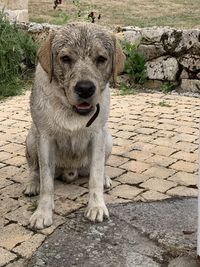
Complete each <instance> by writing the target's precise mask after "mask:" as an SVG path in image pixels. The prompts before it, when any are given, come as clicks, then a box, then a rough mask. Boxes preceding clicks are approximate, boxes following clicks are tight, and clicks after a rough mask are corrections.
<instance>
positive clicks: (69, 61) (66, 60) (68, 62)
mask: <svg viewBox="0 0 200 267" xmlns="http://www.w3.org/2000/svg"><path fill="white" fill-rule="evenodd" d="M61 60H62V62H63V63H65V64H70V63H71V62H72V59H71V58H70V57H69V56H63V57H61Z"/></svg>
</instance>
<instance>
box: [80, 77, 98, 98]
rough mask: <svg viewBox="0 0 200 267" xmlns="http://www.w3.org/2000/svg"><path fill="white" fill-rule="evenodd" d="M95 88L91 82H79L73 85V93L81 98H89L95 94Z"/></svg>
mask: <svg viewBox="0 0 200 267" xmlns="http://www.w3.org/2000/svg"><path fill="white" fill-rule="evenodd" d="M95 90H96V87H95V85H94V83H93V82H91V81H79V82H77V84H76V85H75V92H76V93H77V95H78V96H80V97H81V98H85V99H86V98H89V97H91V96H92V95H93V94H94V93H95Z"/></svg>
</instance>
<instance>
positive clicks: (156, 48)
mask: <svg viewBox="0 0 200 267" xmlns="http://www.w3.org/2000/svg"><path fill="white" fill-rule="evenodd" d="M139 49H140V50H141V52H142V54H143V55H144V57H145V59H146V60H152V59H154V58H157V57H161V56H163V55H164V54H165V50H164V49H163V47H162V45H160V44H155V45H143V44H141V45H140V46H139Z"/></svg>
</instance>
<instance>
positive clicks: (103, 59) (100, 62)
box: [96, 56, 107, 64]
mask: <svg viewBox="0 0 200 267" xmlns="http://www.w3.org/2000/svg"><path fill="white" fill-rule="evenodd" d="M96 61H97V64H102V63H105V62H106V61H107V58H105V57H103V56H98V57H97V59H96Z"/></svg>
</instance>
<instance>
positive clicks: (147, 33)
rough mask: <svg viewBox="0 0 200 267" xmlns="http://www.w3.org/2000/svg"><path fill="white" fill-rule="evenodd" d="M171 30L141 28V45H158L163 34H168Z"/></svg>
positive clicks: (166, 28)
mask: <svg viewBox="0 0 200 267" xmlns="http://www.w3.org/2000/svg"><path fill="white" fill-rule="evenodd" d="M172 31H173V30H172V29H171V28H168V27H149V28H142V29H141V33H142V43H143V44H155V43H160V42H161V38H162V36H163V34H170V33H171V32H172Z"/></svg>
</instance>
